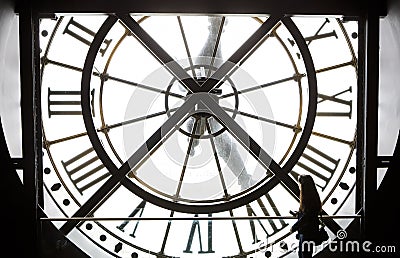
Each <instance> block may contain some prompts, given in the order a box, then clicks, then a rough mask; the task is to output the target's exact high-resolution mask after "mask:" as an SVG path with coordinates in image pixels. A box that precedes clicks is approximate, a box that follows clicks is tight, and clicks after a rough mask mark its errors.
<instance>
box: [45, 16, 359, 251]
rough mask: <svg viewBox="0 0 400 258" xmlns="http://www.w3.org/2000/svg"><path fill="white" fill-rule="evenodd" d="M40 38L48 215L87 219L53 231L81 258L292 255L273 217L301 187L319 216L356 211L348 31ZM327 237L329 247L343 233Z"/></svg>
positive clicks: (162, 26)
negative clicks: (317, 201) (312, 195)
mask: <svg viewBox="0 0 400 258" xmlns="http://www.w3.org/2000/svg"><path fill="white" fill-rule="evenodd" d="M40 28H41V32H40V46H41V50H42V51H41V85H42V90H41V91H42V110H43V112H42V113H43V117H42V124H43V142H44V148H45V150H46V152H45V155H44V164H45V169H44V183H45V184H44V185H45V189H46V193H47V195H46V196H47V197H48V198H47V202H46V207H45V211H46V213H47V215H48V216H49V217H66V218H70V217H87V218H90V219H86V220H82V221H79V220H67V222H65V221H57V222H55V225H56V226H57V227H59V228H60V230H61V231H62V232H63V233H65V234H66V235H67V236H68V237H69V238H70V239H71V240H72V241H73V242H74V243H76V244H77V245H78V246H80V247H81V248H82V249H84V250H85V252H87V253H88V254H89V255H91V256H93V257H100V254H99V252H101V253H102V255H104V257H109V256H116V257H164V256H165V257H199V256H203V257H239V256H240V257H246V256H249V257H250V256H251V257H258V256H259V257H264V256H265V254H269V252H271V253H272V255H274V256H275V255H276V256H290V255H297V254H295V253H293V251H294V250H295V248H296V246H297V244H296V243H297V240H296V239H295V236H294V234H290V232H289V228H290V224H292V223H293V220H291V219H289V218H285V217H281V216H288V215H289V211H290V210H296V209H298V205H299V204H298V194H299V189H298V186H297V183H296V179H297V177H298V175H299V174H310V175H311V176H313V178H314V180H315V182H316V184H317V186H318V190H319V192H320V196H321V200H322V201H323V209H324V213H325V214H329V215H335V214H342V213H343V212H345V213H346V214H347V215H348V214H349V213H350V214H353V213H354V210H352V209H351V208H349V207H351V206H346V205H345V204H346V203H348V201H349V196H351V192H352V191H353V188H354V182H355V174H354V172H355V165H354V164H355V155H354V149H355V139H356V119H357V114H356V111H357V108H356V105H357V99H356V96H357V88H356V86H357V56H356V53H357V45H356V42H357V30H356V29H357V23H356V22H352V21H346V22H343V21H342V20H341V19H339V18H334V17H330V18H321V17H292V18H290V17H284V16H279V15H270V16H265V17H250V16H198V15H190V16H185V15H182V16H176V15H163V16H156V15H155V16H132V15H128V14H120V15H110V16H105V15H87V16H85V15H78V16H68V15H65V16H63V15H61V16H58V17H57V18H56V19H43V20H42V21H41V24H40ZM346 207H347V208H346ZM263 216H267V217H268V216H272V217H273V218H269V219H266V218H262V217H263ZM249 217H252V218H253V219H249ZM194 218H195V219H194ZM326 224H327V226H328V228H329V230H330V234H331V237H332V238H333V237H335V234H336V231H337V230H339V229H341V228H345V227H346V225H347V223H341V222H338V221H335V220H329V221H327V223H326ZM85 239H86V240H85ZM267 250H268V251H269V252H268V253H267Z"/></svg>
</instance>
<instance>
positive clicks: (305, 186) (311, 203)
mask: <svg viewBox="0 0 400 258" xmlns="http://www.w3.org/2000/svg"><path fill="white" fill-rule="evenodd" d="M298 180H299V183H300V211H302V212H315V213H319V212H320V211H321V208H322V205H321V199H320V198H319V194H318V191H317V188H316V187H315V183H314V179H313V178H312V177H311V176H310V175H300V176H299V179H298Z"/></svg>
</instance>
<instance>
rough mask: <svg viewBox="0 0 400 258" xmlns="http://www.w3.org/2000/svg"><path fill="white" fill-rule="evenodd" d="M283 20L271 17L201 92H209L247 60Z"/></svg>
mask: <svg viewBox="0 0 400 258" xmlns="http://www.w3.org/2000/svg"><path fill="white" fill-rule="evenodd" d="M282 18H283V15H271V16H270V17H269V18H268V19H267V20H266V21H265V22H264V23H263V24H262V25H261V26H260V28H258V29H257V30H256V31H255V32H254V33H253V34H252V35H251V36H250V38H249V39H247V40H246V41H245V42H244V43H243V45H242V46H241V47H240V48H239V49H238V50H236V52H235V53H233V54H232V56H231V57H230V58H229V59H228V60H227V61H226V62H225V63H224V64H222V66H221V67H220V68H218V70H217V71H216V72H215V73H214V74H213V75H212V77H211V78H210V79H208V80H207V81H206V82H204V84H203V85H202V86H201V90H202V91H203V92H209V91H211V90H212V89H213V88H214V87H215V86H216V85H217V84H218V83H219V82H220V81H221V80H222V79H223V78H224V77H225V76H226V75H227V74H229V72H230V71H231V70H232V69H233V68H234V67H235V66H236V65H238V64H239V62H241V61H242V60H243V59H244V58H248V56H249V55H251V54H252V53H253V51H252V50H253V49H254V48H255V47H257V46H259V42H261V41H262V40H263V39H264V38H265V37H266V36H267V35H268V33H269V32H270V31H271V29H272V28H273V27H274V26H276V24H277V23H278V22H279V21H280V20H281V19H282Z"/></svg>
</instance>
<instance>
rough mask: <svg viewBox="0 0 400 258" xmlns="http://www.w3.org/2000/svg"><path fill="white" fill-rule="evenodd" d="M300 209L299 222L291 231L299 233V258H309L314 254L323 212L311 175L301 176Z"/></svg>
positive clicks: (298, 213) (297, 213)
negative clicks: (314, 240) (320, 215)
mask: <svg viewBox="0 0 400 258" xmlns="http://www.w3.org/2000/svg"><path fill="white" fill-rule="evenodd" d="M298 181H299V184H300V208H299V211H298V212H296V215H297V222H296V223H295V224H294V225H293V226H292V228H291V229H290V231H291V232H296V231H298V235H297V237H298V239H299V258H309V257H311V256H312V253H313V248H314V245H313V236H315V235H317V234H318V230H319V218H318V215H319V213H320V212H321V208H322V205H321V199H320V197H319V194H318V191H317V188H316V187H315V183H314V180H313V178H312V177H311V176H310V175H300V176H299V179H298Z"/></svg>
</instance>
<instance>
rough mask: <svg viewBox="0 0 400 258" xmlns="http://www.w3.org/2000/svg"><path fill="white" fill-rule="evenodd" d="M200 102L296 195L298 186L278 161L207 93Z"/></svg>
mask: <svg viewBox="0 0 400 258" xmlns="http://www.w3.org/2000/svg"><path fill="white" fill-rule="evenodd" d="M202 95H203V96H204V97H202V98H201V103H202V105H203V106H204V107H206V110H207V111H208V112H210V113H211V114H212V115H213V116H214V117H215V119H217V120H218V121H219V122H220V123H221V124H222V125H223V126H224V127H225V128H226V129H227V130H228V131H229V132H230V133H231V134H232V136H233V137H234V138H235V139H236V140H238V142H239V143H240V144H241V145H242V146H243V147H244V148H245V149H247V151H249V153H250V154H251V155H252V156H253V157H254V158H255V159H257V160H258V161H259V162H260V164H261V165H263V166H264V167H265V168H266V169H268V170H269V171H271V172H272V173H273V174H274V175H275V176H276V177H277V178H278V179H279V181H281V182H282V183H283V184H284V185H285V186H286V187H287V188H288V189H289V190H290V191H291V192H293V194H295V195H298V193H299V188H298V185H297V183H296V182H294V181H293V180H291V178H290V177H288V176H287V173H286V172H285V171H284V170H283V169H282V168H281V167H280V166H279V164H278V163H276V162H275V161H274V159H273V158H272V157H271V156H270V155H269V154H268V153H267V152H266V151H265V150H264V149H263V148H262V147H261V146H260V145H258V143H257V142H256V141H254V140H253V138H252V137H251V136H250V135H249V134H248V133H247V132H246V131H245V130H244V129H243V128H242V127H241V126H240V125H238V124H237V123H236V122H235V120H233V118H232V117H231V116H230V115H229V114H228V113H226V112H225V111H224V110H223V108H221V107H220V106H219V104H218V103H217V102H215V101H214V99H213V98H212V97H211V96H209V95H208V94H205V93H204V94H202Z"/></svg>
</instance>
